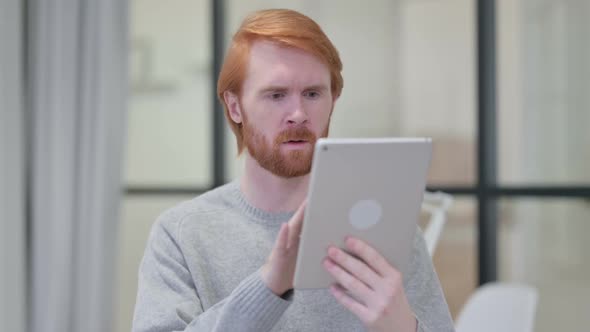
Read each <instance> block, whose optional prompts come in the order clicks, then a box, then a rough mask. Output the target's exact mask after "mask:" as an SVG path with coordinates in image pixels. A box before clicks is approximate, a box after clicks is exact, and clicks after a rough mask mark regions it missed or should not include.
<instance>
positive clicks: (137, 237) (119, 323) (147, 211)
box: [113, 195, 192, 332]
mask: <svg viewBox="0 0 590 332" xmlns="http://www.w3.org/2000/svg"><path fill="white" fill-rule="evenodd" d="M190 198H192V197H190V196H173V195H164V196H126V197H125V198H124V199H123V201H122V206H121V226H120V228H119V245H118V255H117V279H116V287H115V289H114V296H113V298H114V301H115V303H114V316H115V324H114V328H115V332H129V331H131V322H132V320H133V310H134V309H135V298H136V296H137V273H138V271H139V263H140V262H141V259H142V258H143V252H144V250H145V246H146V244H147V240H148V236H149V232H150V230H151V227H152V224H153V223H154V222H155V221H156V218H157V217H158V216H159V215H160V214H161V213H162V212H164V211H165V210H166V209H168V208H171V207H173V206H174V205H176V204H177V203H179V202H181V201H184V200H187V199H190Z"/></svg>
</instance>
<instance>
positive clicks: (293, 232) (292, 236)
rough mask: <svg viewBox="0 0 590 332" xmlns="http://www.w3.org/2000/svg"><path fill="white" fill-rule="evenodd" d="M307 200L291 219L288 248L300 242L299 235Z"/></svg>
mask: <svg viewBox="0 0 590 332" xmlns="http://www.w3.org/2000/svg"><path fill="white" fill-rule="evenodd" d="M306 206H307V200H305V201H303V203H301V205H300V206H299V208H298V209H297V211H296V212H295V214H294V215H293V217H292V218H291V220H290V221H289V228H290V229H289V244H288V248H291V247H292V246H293V245H295V244H297V243H299V235H300V234H301V227H302V226H303V218H304V216H305V207H306Z"/></svg>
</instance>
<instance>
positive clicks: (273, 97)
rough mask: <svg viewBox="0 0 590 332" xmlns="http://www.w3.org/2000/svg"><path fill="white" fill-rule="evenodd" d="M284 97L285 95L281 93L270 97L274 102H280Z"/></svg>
mask: <svg viewBox="0 0 590 332" xmlns="http://www.w3.org/2000/svg"><path fill="white" fill-rule="evenodd" d="M283 97H285V94H284V93H281V92H275V93H272V94H271V95H270V99H273V100H279V99H281V98H283Z"/></svg>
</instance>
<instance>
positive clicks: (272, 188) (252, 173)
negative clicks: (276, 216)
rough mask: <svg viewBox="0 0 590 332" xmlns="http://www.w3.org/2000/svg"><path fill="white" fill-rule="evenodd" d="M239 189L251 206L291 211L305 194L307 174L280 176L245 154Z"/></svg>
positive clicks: (307, 181)
mask: <svg viewBox="0 0 590 332" xmlns="http://www.w3.org/2000/svg"><path fill="white" fill-rule="evenodd" d="M245 157H246V158H245V172H244V175H243V176H242V179H241V183H240V186H241V190H242V192H243V193H244V196H245V197H246V200H247V201H248V202H249V203H250V204H252V205H253V206H255V207H257V208H259V209H261V210H264V211H268V212H292V211H295V210H297V208H298V207H299V205H301V203H302V202H303V200H304V199H305V197H306V196H307V188H308V185H309V174H308V175H304V176H300V177H296V178H289V179H286V178H281V177H278V176H276V175H274V174H272V173H271V172H269V171H268V170H266V169H264V168H262V167H261V166H260V165H259V164H258V162H256V160H254V159H253V158H252V157H251V156H249V155H246V156H245Z"/></svg>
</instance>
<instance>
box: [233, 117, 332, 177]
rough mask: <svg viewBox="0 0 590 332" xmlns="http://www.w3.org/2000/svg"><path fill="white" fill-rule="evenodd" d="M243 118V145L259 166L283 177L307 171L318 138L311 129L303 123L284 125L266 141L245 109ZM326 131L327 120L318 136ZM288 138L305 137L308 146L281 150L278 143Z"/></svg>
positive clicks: (284, 141) (300, 139) (306, 172)
mask: <svg viewBox="0 0 590 332" xmlns="http://www.w3.org/2000/svg"><path fill="white" fill-rule="evenodd" d="M243 120H244V121H243V122H244V123H243V139H244V145H245V146H246V148H247V149H248V152H249V153H250V155H251V156H252V158H254V160H256V161H257V162H258V164H259V165H260V166H261V167H262V168H264V169H266V170H267V171H269V172H271V173H272V174H274V175H276V176H278V177H282V178H294V177H299V176H303V175H307V174H309V172H310V171H311V162H312V158H313V150H314V147H315V142H316V141H317V137H316V135H315V134H314V133H313V132H312V131H311V130H309V129H307V127H304V126H298V127H293V128H289V129H285V130H283V131H281V132H280V133H279V134H278V135H277V137H276V138H275V139H274V140H273V142H272V144H271V145H269V144H268V143H267V140H266V137H265V136H264V135H263V134H262V133H261V132H260V131H259V130H257V129H256V128H255V127H254V126H253V125H252V124H251V123H250V122H249V121H248V119H247V117H246V115H245V112H244V115H243ZM328 131H329V121H328V125H327V126H326V128H325V129H324V131H323V132H322V133H321V135H320V137H327V136H328ZM288 141H307V142H308V143H309V144H310V147H311V148H310V147H307V148H304V149H300V150H291V151H284V152H283V151H281V145H282V144H283V143H286V142H288Z"/></svg>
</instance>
